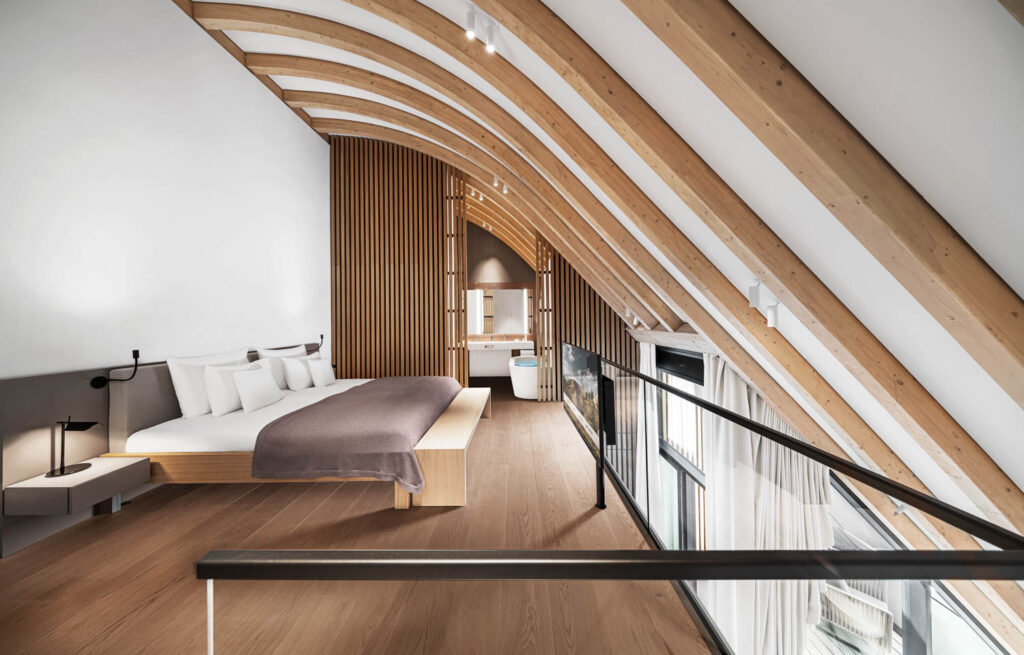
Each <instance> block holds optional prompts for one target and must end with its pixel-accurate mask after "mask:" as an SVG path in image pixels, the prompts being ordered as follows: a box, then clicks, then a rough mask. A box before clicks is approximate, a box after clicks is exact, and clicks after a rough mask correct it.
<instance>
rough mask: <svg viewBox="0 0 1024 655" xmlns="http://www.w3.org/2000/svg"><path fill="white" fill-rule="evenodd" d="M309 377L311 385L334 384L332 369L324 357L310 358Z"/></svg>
mask: <svg viewBox="0 0 1024 655" xmlns="http://www.w3.org/2000/svg"><path fill="white" fill-rule="evenodd" d="M308 366H309V377H311V378H313V386H316V387H326V386H327V385H330V384H334V369H333V368H331V363H330V362H329V361H327V360H326V359H310V360H309V362H308Z"/></svg>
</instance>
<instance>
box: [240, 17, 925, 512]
mask: <svg viewBox="0 0 1024 655" xmlns="http://www.w3.org/2000/svg"><path fill="white" fill-rule="evenodd" d="M257 31H259V30H257ZM300 38H302V37H300ZM312 40H319V39H317V38H315V37H314V38H313V39H312ZM371 58H372V57H371ZM407 71H408V69H405V68H404V67H403V72H407ZM442 92H443V91H442ZM455 101H456V102H459V98H458V97H456V98H455ZM740 296H741V297H742V294H740ZM687 298H688V295H680V296H679V297H678V298H674V299H673V300H674V301H676V302H677V307H678V306H680V305H685V304H686V302H685V301H686V299H687ZM689 300H690V301H692V299H689ZM680 301H683V302H680ZM702 311H703V308H701V307H700V305H699V304H696V303H694V307H693V312H692V313H693V314H698V315H699V313H700V312H702ZM702 320H705V321H712V322H713V319H711V318H710V316H707V315H706V314H705V315H704V316H702ZM694 323H695V324H696V323H697V321H696V320H695V321H694ZM715 327H716V326H712V325H710V324H706V325H705V327H704V329H706V330H714V328H715ZM773 338H774V337H773ZM713 340H714V339H713ZM722 340H723V341H728V340H731V337H730V336H729V335H728V333H724V334H722ZM714 341H715V342H716V343H718V342H719V341H718V340H714ZM729 345H730V346H732V345H736V344H729ZM726 350H727V351H730V348H726ZM743 356H746V357H747V359H748V361H746V362H742V361H741V364H740V365H737V368H739V369H740V370H744V371H745V372H747V366H749V365H751V364H753V365H754V366H757V365H756V363H755V362H753V360H750V359H749V356H747V355H746V353H745V352H744V353H737V352H732V354H731V355H729V358H730V360H731V361H733V362H734V365H735V364H736V361H738V360H742V357H743ZM743 364H746V365H747V366H744V365H743ZM747 374H748V377H751V378H752V379H753V377H755V376H751V375H750V374H749V372H748V373H747ZM772 384H774V381H773V380H770V378H769V380H766V381H765V383H764V384H761V383H758V385H757V386H759V387H761V389H762V391H766V396H767V397H768V398H769V401H770V402H772V403H773V404H778V405H786V403H787V402H789V401H791V399H788V397H785V398H784V397H780V396H779V393H780V392H781V393H782V394H783V395H784V394H785V392H783V391H782V390H781V389H779V388H775V389H773V388H771V385H772ZM826 386H827V385H826ZM776 387H777V385H776ZM829 391H831V389H829ZM832 393H834V392H832ZM836 399H837V400H838V401H839V402H840V403H842V401H841V399H840V398H838V396H836ZM780 411H781V413H782V414H783V415H784V416H786V417H787V419H788V420H789V421H790V422H791V423H792V424H793V425H794V426H795V427H797V429H798V430H801V431H802V432H803V433H804V434H805V435H806V434H811V433H813V429H812V428H811V426H808V427H807V428H806V429H802V428H801V427H800V424H801V420H793V419H792V418H791V416H792V415H796V413H798V412H802V409H799V410H798V411H796V412H794V411H793V410H790V411H788V412H787V411H786V410H782V409H781V408H780ZM808 418H809V417H808ZM814 428H816V426H814ZM875 439H876V442H869V443H868V444H867V447H866V448H865V447H863V446H861V451H862V453H864V452H869V453H870V452H872V451H873V450H876V451H877V452H875V453H874V454H875V455H878V454H880V453H881V454H884V452H883V451H885V450H887V449H885V448H884V444H883V447H882V448H876V446H878V442H877V437H875ZM869 441H870V440H869ZM889 455H890V456H892V457H893V459H887V458H885V457H883V458H882V460H881V461H882V464H881V466H882V468H883V470H885V471H886V472H887V474H890V476H891V477H895V478H897V479H903V481H905V482H906V481H907V480H906V478H905V477H903V476H901V475H899V474H896V475H893V474H892V473H890V471H891V470H893V469H898V468H900V467H901V464H900V463H899V461H898V459H895V456H894V455H892V453H891V451H889ZM866 459H867V460H868V461H874V458H872V457H866ZM911 477H912V476H911ZM917 484H919V481H918V482H917ZM940 531H941V530H940Z"/></svg>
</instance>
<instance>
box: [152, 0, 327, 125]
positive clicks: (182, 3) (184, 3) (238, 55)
mask: <svg viewBox="0 0 1024 655" xmlns="http://www.w3.org/2000/svg"><path fill="white" fill-rule="evenodd" d="M171 1H172V2H173V3H174V4H176V5H178V7H179V8H180V9H181V10H182V11H183V12H185V14H186V15H188V17H189V18H191V19H192V20H195V16H193V14H192V0H171ZM196 24H198V21H196ZM200 27H202V25H200ZM203 30H204V31H205V32H206V33H207V34H209V35H210V37H211V38H212V39H213V40H214V41H216V42H217V44H218V45H220V47H222V48H224V49H225V50H227V52H228V54H229V55H231V56H232V57H234V58H235V59H237V60H238V61H239V62H241V63H242V64H243V65H244V64H245V52H244V51H243V50H242V49H241V48H239V47H238V45H237V44H236V43H235V42H234V41H232V40H231V39H230V38H229V37H228V35H227V34H225V33H224V32H222V31H221V30H208V29H206V28H203ZM253 75H254V76H255V77H256V79H257V80H259V81H260V82H261V83H262V84H263V86H265V87H267V88H268V89H270V92H271V93H273V94H274V95H275V96H277V97H278V98H281V95H282V90H281V87H280V86H278V84H277V82H275V81H274V80H272V79H270V76H268V75H260V74H258V73H253ZM291 109H292V111H293V112H295V115H296V116H298V117H299V120H301V121H302V122H303V123H305V124H306V125H309V127H310V128H312V127H313V123H312V120H311V119H310V116H309V114H307V113H306V112H305V111H304V110H302V109H297V108H295V107H292V108H291ZM313 131H314V132H316V130H313ZM316 134H317V136H319V137H321V138H323V139H324V140H325V141H326V140H328V139H327V137H325V136H324V135H323V134H320V133H319V132H316Z"/></svg>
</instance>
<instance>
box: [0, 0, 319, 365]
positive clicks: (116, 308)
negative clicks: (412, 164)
mask: <svg viewBox="0 0 1024 655" xmlns="http://www.w3.org/2000/svg"><path fill="white" fill-rule="evenodd" d="M0 88H2V89H3V94H2V96H0V125H2V126H3V129H2V130H0V378H5V377H20V376H26V375H34V374H42V373H48V372H56V371H67V370H75V369H83V368H90V367H95V366H106V365H111V364H115V363H123V362H126V361H130V357H129V355H130V351H131V349H132V348H140V349H141V351H142V358H143V360H144V361H154V360H159V359H163V358H165V357H166V356H168V355H189V354H200V353H206V352H212V351H218V350H222V349H227V348H232V347H239V346H264V345H283V344H290V343H296V342H299V341H306V340H312V339H315V338H317V335H319V334H320V333H324V334H326V333H328V332H329V330H330V276H329V261H330V249H329V243H328V236H329V221H328V215H329V211H328V201H329V184H328V174H329V164H328V147H327V144H326V143H325V142H324V141H323V140H322V139H320V138H319V137H318V136H317V135H316V134H315V133H313V131H312V130H310V129H309V128H308V127H307V126H306V125H305V124H303V123H302V122H301V121H300V120H299V119H298V118H297V117H296V116H295V115H294V114H293V113H292V112H291V111H290V110H289V109H288V108H287V107H285V106H284V105H282V104H281V103H280V101H278V99H277V98H275V97H274V96H273V95H271V94H270V93H269V92H268V91H267V89H266V88H265V87H264V86H263V85H262V84H260V83H259V81H257V80H256V79H255V78H254V77H252V76H251V75H250V74H249V73H248V72H247V71H245V69H244V68H242V67H241V66H240V65H239V64H238V62H237V61H235V60H234V59H233V58H231V57H230V56H229V55H228V54H227V53H226V52H225V51H224V50H223V49H222V48H221V47H220V46H219V45H217V44H216V43H215V42H214V41H213V40H212V39H210V37H209V36H208V35H207V34H205V33H204V32H203V31H202V30H201V29H200V28H199V27H198V26H197V25H196V24H195V23H193V22H192V21H191V20H190V19H189V18H188V17H187V16H186V15H185V14H184V13H183V12H182V11H181V10H180V9H178V8H177V7H176V6H175V5H174V3H173V2H169V1H167V0H116V1H115V0H104V1H100V0H89V1H81V0H61V1H57V0H51V1H49V2H45V3H36V2H8V3H3V4H2V5H0Z"/></svg>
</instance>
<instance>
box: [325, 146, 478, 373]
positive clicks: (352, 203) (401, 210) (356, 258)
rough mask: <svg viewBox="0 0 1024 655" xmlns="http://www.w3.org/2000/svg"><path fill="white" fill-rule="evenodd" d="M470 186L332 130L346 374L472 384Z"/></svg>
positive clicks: (430, 165) (337, 346)
mask: <svg viewBox="0 0 1024 655" xmlns="http://www.w3.org/2000/svg"><path fill="white" fill-rule="evenodd" d="M453 178H458V179H453ZM464 188H465V184H464V182H463V181H462V176H461V173H459V172H457V171H455V170H454V169H452V168H451V167H449V166H448V165H446V164H444V163H442V162H440V161H438V160H436V159H433V158H432V157H428V156H426V155H423V154H421V153H418V152H415V151H413V150H409V149H408V148H404V147H402V146H398V145H394V144H391V143H387V142H383V141H375V140H371V139H361V138H355V137H331V286H332V289H331V312H332V321H331V322H332V334H331V339H332V348H331V352H332V358H333V363H334V364H335V367H336V371H337V374H338V376H339V377H341V378H364V377H384V376H389V375H451V376H452V377H455V378H456V379H458V380H459V382H461V383H462V384H463V385H465V384H466V383H467V382H468V379H467V375H466V374H467V372H468V368H469V367H468V355H467V352H466V342H465V334H466V329H465V323H466V314H465V298H464V297H465V293H464V290H465V280H466V266H465V261H466V258H465V249H466V246H465V243H466V240H465V202H464V199H463V197H462V191H463V190H464Z"/></svg>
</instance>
